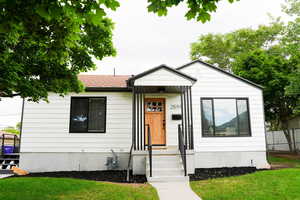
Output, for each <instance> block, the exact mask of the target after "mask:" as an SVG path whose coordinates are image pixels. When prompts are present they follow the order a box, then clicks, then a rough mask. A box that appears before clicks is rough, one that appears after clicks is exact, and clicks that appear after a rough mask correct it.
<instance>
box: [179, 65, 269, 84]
mask: <svg viewBox="0 0 300 200" xmlns="http://www.w3.org/2000/svg"><path fill="white" fill-rule="evenodd" d="M197 62H198V63H201V64H203V65H205V66H207V67H210V68H212V69H214V70H217V71H219V72H222V73H224V74H226V75H229V76H231V77H233V78H236V79H238V80H240V81H243V82H245V83H248V84H250V85H252V86H254V87H256V88H259V89H263V86H261V85H258V84H256V83H253V82H252V81H249V80H247V79H245V78H242V77H240V76H237V75H235V74H232V73H230V72H227V71H225V70H223V69H221V68H219V67H216V66H213V65H211V64H209V63H206V62H203V61H202V60H194V61H192V62H190V63H187V64H185V65H182V66H180V67H177V68H176V69H177V70H181V69H183V68H186V67H188V66H190V65H192V64H194V63H197Z"/></svg>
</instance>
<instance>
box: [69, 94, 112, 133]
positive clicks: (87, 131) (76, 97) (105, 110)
mask: <svg viewBox="0 0 300 200" xmlns="http://www.w3.org/2000/svg"><path fill="white" fill-rule="evenodd" d="M92 98H100V99H104V102H105V105H104V131H89V106H90V103H88V108H87V109H88V116H87V120H88V122H87V130H86V131H72V130H71V117H72V99H92ZM88 102H89V101H88ZM106 115H107V97H106V96H71V98H70V116H69V133H70V134H73V133H74V134H82V133H85V134H103V133H106V118H107V116H106Z"/></svg>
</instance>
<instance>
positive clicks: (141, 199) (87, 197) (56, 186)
mask: <svg viewBox="0 0 300 200" xmlns="http://www.w3.org/2000/svg"><path fill="white" fill-rule="evenodd" d="M0 199H1V200H2V199H3V200H158V196H157V193H156V190H155V189H154V188H153V187H151V186H150V185H148V184H139V185H138V184H133V185H130V184H114V183H105V182H96V181H86V180H80V179H68V178H8V179H0Z"/></svg>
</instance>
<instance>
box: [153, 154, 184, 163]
mask: <svg viewBox="0 0 300 200" xmlns="http://www.w3.org/2000/svg"><path fill="white" fill-rule="evenodd" d="M180 160H181V159H180V156H178V155H168V156H166V155H153V156H152V161H153V162H161V161H165V162H178V161H180Z"/></svg>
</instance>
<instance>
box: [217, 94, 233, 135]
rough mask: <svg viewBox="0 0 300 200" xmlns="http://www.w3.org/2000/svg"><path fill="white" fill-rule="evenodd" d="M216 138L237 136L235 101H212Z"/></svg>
mask: <svg viewBox="0 0 300 200" xmlns="http://www.w3.org/2000/svg"><path fill="white" fill-rule="evenodd" d="M214 112H215V113H214V114H215V126H216V128H215V131H216V133H215V134H216V136H235V135H237V116H236V100H235V99H214Z"/></svg>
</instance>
